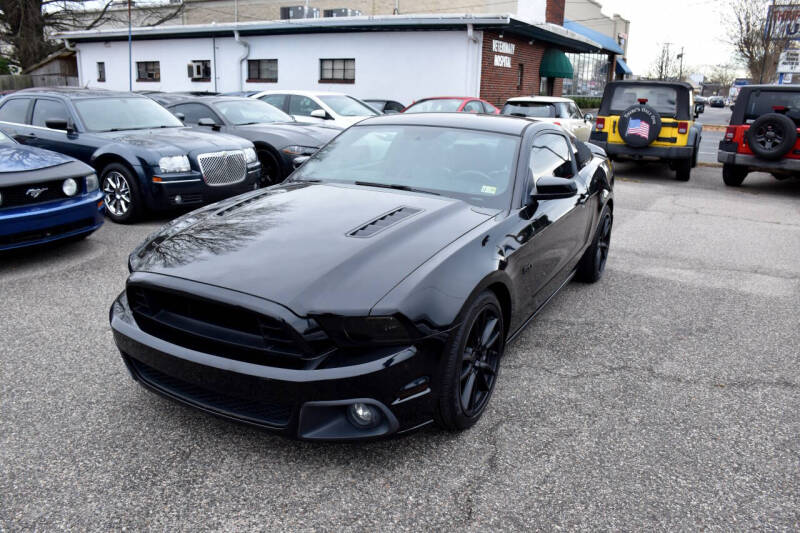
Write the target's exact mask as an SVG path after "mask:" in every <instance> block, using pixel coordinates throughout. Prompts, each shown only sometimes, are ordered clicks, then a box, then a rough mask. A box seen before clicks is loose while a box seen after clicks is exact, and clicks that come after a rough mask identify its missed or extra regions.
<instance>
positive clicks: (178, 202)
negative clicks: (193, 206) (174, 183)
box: [175, 194, 183, 204]
mask: <svg viewBox="0 0 800 533" xmlns="http://www.w3.org/2000/svg"><path fill="white" fill-rule="evenodd" d="M175 203H176V204H180V203H183V198H181V195H180V194H179V195H177V196H175Z"/></svg>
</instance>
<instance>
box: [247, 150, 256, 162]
mask: <svg viewBox="0 0 800 533" xmlns="http://www.w3.org/2000/svg"><path fill="white" fill-rule="evenodd" d="M256 159H258V158H257V157H256V151H255V149H254V148H245V149H244V160H245V161H247V162H248V163H255V162H256Z"/></svg>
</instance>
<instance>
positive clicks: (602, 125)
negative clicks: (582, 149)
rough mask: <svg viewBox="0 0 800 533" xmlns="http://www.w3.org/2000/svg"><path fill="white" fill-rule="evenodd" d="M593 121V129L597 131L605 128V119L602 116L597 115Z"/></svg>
mask: <svg viewBox="0 0 800 533" xmlns="http://www.w3.org/2000/svg"><path fill="white" fill-rule="evenodd" d="M594 123H595V129H597V131H600V130H602V129H605V127H606V119H605V118H603V117H597V120H595V122H594Z"/></svg>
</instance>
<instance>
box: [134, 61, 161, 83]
mask: <svg viewBox="0 0 800 533" xmlns="http://www.w3.org/2000/svg"><path fill="white" fill-rule="evenodd" d="M136 81H161V65H160V64H159V62H158V61H137V62H136Z"/></svg>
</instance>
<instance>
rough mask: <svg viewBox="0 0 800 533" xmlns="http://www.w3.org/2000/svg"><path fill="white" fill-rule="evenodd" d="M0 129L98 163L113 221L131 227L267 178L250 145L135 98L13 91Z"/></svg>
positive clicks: (0, 110) (0, 111)
mask: <svg viewBox="0 0 800 533" xmlns="http://www.w3.org/2000/svg"><path fill="white" fill-rule="evenodd" d="M0 130H2V131H3V132H4V133H5V134H6V135H8V136H10V137H13V138H14V139H16V140H17V141H19V142H21V143H23V144H27V145H30V146H37V147H40V148H46V149H48V150H53V151H56V152H61V153H63V154H67V155H70V156H72V157H74V158H76V159H79V160H81V161H83V162H85V163H88V164H90V165H92V166H93V167H94V168H95V169H96V170H97V174H98V175H99V176H100V188H101V189H102V190H103V194H104V200H105V205H106V213H107V214H108V216H109V217H110V218H111V219H112V220H114V221H115V222H131V221H133V220H134V219H135V218H136V217H137V215H139V214H141V212H142V211H143V210H144V209H147V208H149V209H164V208H168V207H174V206H182V205H191V204H202V203H207V202H211V201H216V200H219V199H222V198H226V197H228V196H233V195H235V194H239V193H242V192H245V191H248V190H251V189H253V188H257V187H258V181H259V175H260V172H261V165H260V163H259V162H258V158H257V157H256V153H255V150H254V149H253V143H251V142H250V141H247V140H245V139H242V138H239V137H234V136H232V135H221V134H212V133H203V132H198V131H194V130H191V129H189V128H186V127H184V125H183V124H182V123H181V121H180V120H178V119H177V118H176V117H175V116H173V115H172V114H171V113H170V112H169V111H167V110H166V109H164V108H163V107H161V106H160V105H158V104H157V103H155V102H154V101H152V100H151V99H149V98H146V97H144V96H141V95H138V94H133V93H121V92H113V91H102V90H87V89H77V88H76V89H27V90H24V91H19V92H15V93H13V94H11V95H9V96H7V97H5V98H4V99H3V100H0Z"/></svg>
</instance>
